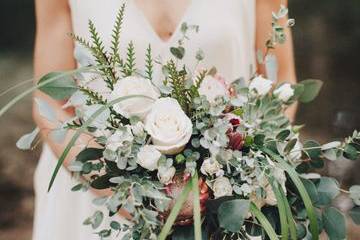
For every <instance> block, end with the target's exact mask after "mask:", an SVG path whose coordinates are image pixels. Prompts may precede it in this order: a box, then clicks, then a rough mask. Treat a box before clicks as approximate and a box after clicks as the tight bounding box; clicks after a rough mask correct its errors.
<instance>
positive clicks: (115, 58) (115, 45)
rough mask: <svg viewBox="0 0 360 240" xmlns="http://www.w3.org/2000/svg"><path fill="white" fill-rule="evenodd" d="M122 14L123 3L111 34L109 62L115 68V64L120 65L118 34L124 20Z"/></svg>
mask: <svg viewBox="0 0 360 240" xmlns="http://www.w3.org/2000/svg"><path fill="white" fill-rule="evenodd" d="M124 13H125V3H124V4H123V5H122V6H121V8H120V10H119V12H118V14H117V16H116V22H115V26H114V29H113V33H112V41H111V45H112V46H111V51H112V58H111V62H112V64H113V65H114V66H115V65H116V64H120V65H121V58H120V53H119V52H120V47H119V46H120V33H121V27H122V24H123V20H124Z"/></svg>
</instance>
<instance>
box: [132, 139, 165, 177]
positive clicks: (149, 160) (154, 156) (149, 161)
mask: <svg viewBox="0 0 360 240" xmlns="http://www.w3.org/2000/svg"><path fill="white" fill-rule="evenodd" d="M160 157H161V153H160V152H159V151H158V150H156V148H155V147H154V146H151V145H145V146H143V147H142V148H140V151H139V152H138V154H137V160H136V163H137V164H139V165H140V166H141V167H143V168H145V169H147V170H149V171H154V170H155V169H157V166H158V161H159V159H160Z"/></svg>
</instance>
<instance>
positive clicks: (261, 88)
mask: <svg viewBox="0 0 360 240" xmlns="http://www.w3.org/2000/svg"><path fill="white" fill-rule="evenodd" d="M272 84H273V82H272V81H270V80H268V79H266V78H263V77H262V76H258V77H256V78H254V79H253V80H252V81H251V83H250V85H249V89H250V90H252V91H254V90H255V91H256V93H257V94H259V95H260V96H264V95H266V94H267V93H268V92H269V91H270V89H271V87H272Z"/></svg>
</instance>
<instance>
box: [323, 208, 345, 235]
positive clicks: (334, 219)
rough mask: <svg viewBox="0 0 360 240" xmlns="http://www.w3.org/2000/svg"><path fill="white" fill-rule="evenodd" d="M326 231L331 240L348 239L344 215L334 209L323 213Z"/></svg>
mask: <svg viewBox="0 0 360 240" xmlns="http://www.w3.org/2000/svg"><path fill="white" fill-rule="evenodd" d="M322 216H323V220H324V229H325V231H326V233H327V234H328V237H329V239H330V240H340V239H345V238H346V224H345V217H344V215H343V214H342V213H341V212H340V211H339V210H337V209H336V208H334V207H329V208H326V209H325V211H324V212H323V215H322Z"/></svg>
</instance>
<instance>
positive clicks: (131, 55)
mask: <svg viewBox="0 0 360 240" xmlns="http://www.w3.org/2000/svg"><path fill="white" fill-rule="evenodd" d="M126 55H127V58H126V61H125V64H124V67H123V69H122V72H123V75H124V77H128V76H131V75H133V74H134V73H135V71H136V67H135V60H136V59H135V47H134V43H133V42H132V41H131V42H130V43H129V44H128V47H127V52H126Z"/></svg>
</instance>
